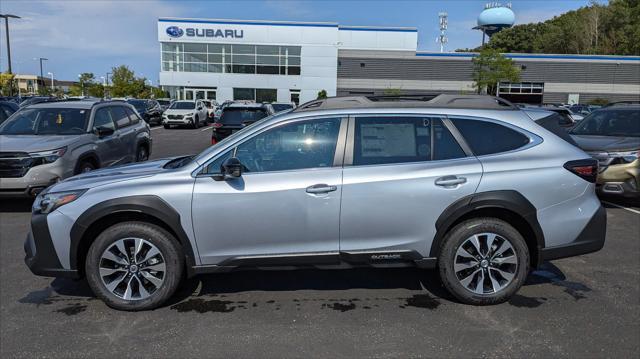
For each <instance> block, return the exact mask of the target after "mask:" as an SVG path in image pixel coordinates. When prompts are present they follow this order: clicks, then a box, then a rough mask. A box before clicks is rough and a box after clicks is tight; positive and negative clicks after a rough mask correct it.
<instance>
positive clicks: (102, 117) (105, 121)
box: [93, 107, 116, 131]
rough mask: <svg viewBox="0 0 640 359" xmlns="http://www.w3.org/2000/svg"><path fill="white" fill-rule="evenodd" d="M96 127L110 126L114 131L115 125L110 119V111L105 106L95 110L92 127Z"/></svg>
mask: <svg viewBox="0 0 640 359" xmlns="http://www.w3.org/2000/svg"><path fill="white" fill-rule="evenodd" d="M98 127H104V128H110V129H112V130H114V131H115V129H116V126H115V125H114V124H113V121H112V120H111V113H110V112H109V110H108V109H107V108H106V107H103V108H100V109H98V110H96V114H95V116H94V118H93V129H94V130H95V129H96V128H98Z"/></svg>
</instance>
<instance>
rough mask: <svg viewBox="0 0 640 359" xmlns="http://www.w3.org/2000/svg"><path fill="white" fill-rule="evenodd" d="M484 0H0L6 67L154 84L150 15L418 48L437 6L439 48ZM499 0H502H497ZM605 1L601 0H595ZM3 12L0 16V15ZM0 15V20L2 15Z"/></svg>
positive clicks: (534, 12)
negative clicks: (443, 15) (125, 69)
mask: <svg viewBox="0 0 640 359" xmlns="http://www.w3.org/2000/svg"><path fill="white" fill-rule="evenodd" d="M486 2H488V1H487V0H437V1H436V0H422V1H418V0H416V1H406V0H397V1H391V0H388V1H383V0H361V1H348V0H343V1H339V0H322V1H299V0H285V1H281V0H266V1H254V0H235V1H223V0H220V1H189V0H187V1H180V0H174V1H165V0H130V1H125V0H111V1H100V0H96V1H92V0H56V1H30V0H0V13H2V14H6V13H9V14H14V15H18V16H21V17H22V18H21V19H11V20H10V23H9V25H10V30H9V31H10V38H11V39H10V41H11V59H12V67H13V72H14V73H21V74H39V72H40V67H39V61H38V60H36V59H34V58H38V57H44V58H48V59H49V60H48V61H45V62H44V74H45V76H46V75H47V72H52V73H53V74H54V77H55V78H56V79H61V80H74V79H77V77H78V74H80V73H82V72H93V73H94V74H95V75H96V77H97V78H98V79H100V76H104V75H105V73H107V72H109V71H110V69H111V68H112V67H114V66H118V65H121V64H125V65H128V66H129V68H131V69H132V70H134V71H135V73H136V75H137V76H142V77H146V78H148V79H149V80H151V81H152V83H153V84H154V85H155V84H157V81H158V80H157V79H158V72H159V70H160V45H159V43H158V41H157V30H156V29H157V25H156V23H157V19H158V18H160V17H195V18H211V19H242V20H285V21H286V20H288V21H320V22H337V23H339V24H340V25H368V26H409V27H416V28H418V50H421V51H439V48H440V45H439V44H437V43H436V42H435V39H436V37H437V36H438V34H439V29H438V12H441V11H446V12H447V13H448V14H449V30H448V32H447V37H448V38H449V43H448V44H447V46H446V50H449V51H453V50H455V49H458V48H473V47H476V46H478V45H480V43H481V41H482V33H481V32H479V31H476V30H471V28H472V27H473V26H475V25H476V19H477V17H478V15H479V14H480V12H481V11H482V10H483V8H484V4H485V3H486ZM503 2H507V1H503ZM510 2H511V3H512V9H513V11H514V12H515V14H516V24H524V23H530V22H538V21H544V20H547V19H550V18H552V17H553V16H556V15H559V14H562V13H564V12H566V11H569V10H573V9H577V8H579V7H582V6H586V5H587V4H588V0H511V1H510ZM603 2H606V1H603ZM0 20H3V19H0ZM2 22H4V21H2ZM1 25H2V26H0V29H1V30H0V72H4V71H6V70H7V54H6V38H5V30H4V24H1Z"/></svg>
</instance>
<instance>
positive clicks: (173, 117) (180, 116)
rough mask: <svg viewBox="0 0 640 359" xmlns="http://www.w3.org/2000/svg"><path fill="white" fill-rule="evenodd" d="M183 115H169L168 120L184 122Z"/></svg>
mask: <svg viewBox="0 0 640 359" xmlns="http://www.w3.org/2000/svg"><path fill="white" fill-rule="evenodd" d="M183 117H184V116H183V115H167V118H168V119H170V120H182V118H183Z"/></svg>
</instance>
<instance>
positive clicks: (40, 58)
mask: <svg viewBox="0 0 640 359" xmlns="http://www.w3.org/2000/svg"><path fill="white" fill-rule="evenodd" d="M33 59H34V60H40V80H42V84H43V85H44V73H43V72H42V61H47V60H49V59H47V58H44V57H34V58H33ZM36 83H38V81H36ZM38 86H40V85H38Z"/></svg>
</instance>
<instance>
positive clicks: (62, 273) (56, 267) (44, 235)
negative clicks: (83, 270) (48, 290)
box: [24, 214, 79, 278]
mask: <svg viewBox="0 0 640 359" xmlns="http://www.w3.org/2000/svg"><path fill="white" fill-rule="evenodd" d="M24 252H25V258H24V262H25V264H26V265H27V267H29V269H30V270H31V272H33V274H36V275H39V276H43V277H65V278H78V277H79V273H78V271H77V270H73V269H65V268H63V267H62V265H61V264H60V260H59V259H58V255H57V254H56V250H55V248H54V247H53V242H52V240H51V234H50V233H49V226H48V224H47V215H46V214H33V215H32V217H31V231H30V232H29V234H28V235H27V239H26V241H25V243H24Z"/></svg>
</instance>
